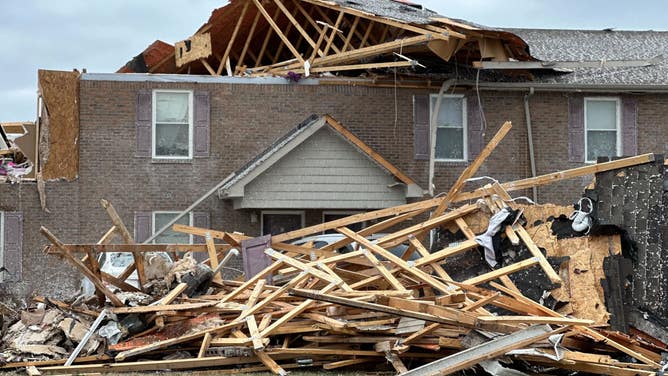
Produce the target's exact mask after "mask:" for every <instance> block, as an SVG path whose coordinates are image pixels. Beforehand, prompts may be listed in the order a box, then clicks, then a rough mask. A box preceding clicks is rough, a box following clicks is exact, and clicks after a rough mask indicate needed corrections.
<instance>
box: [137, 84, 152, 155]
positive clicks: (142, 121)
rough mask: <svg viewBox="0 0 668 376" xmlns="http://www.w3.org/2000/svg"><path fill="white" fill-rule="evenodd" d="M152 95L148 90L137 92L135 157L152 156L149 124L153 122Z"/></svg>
mask: <svg viewBox="0 0 668 376" xmlns="http://www.w3.org/2000/svg"><path fill="white" fill-rule="evenodd" d="M152 112H153V93H152V92H151V91H150V90H139V92H137V116H136V119H135V127H136V129H137V150H136V153H137V157H150V156H152V154H153V153H152V151H153V150H152V149H153V148H152V147H151V145H152V137H151V128H152V127H151V122H152V121H153V114H152Z"/></svg>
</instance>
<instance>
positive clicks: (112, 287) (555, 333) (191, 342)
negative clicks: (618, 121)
mask: <svg viewBox="0 0 668 376" xmlns="http://www.w3.org/2000/svg"><path fill="white" fill-rule="evenodd" d="M509 128H510V126H509V125H507V126H504V127H503V128H502V130H501V131H500V132H499V133H498V134H497V135H496V136H495V137H494V139H493V140H492V142H490V144H489V145H488V146H487V148H486V149H485V150H484V151H483V152H482V153H481V155H480V157H478V159H477V160H476V161H474V162H473V163H472V164H471V166H470V167H469V168H467V170H466V171H465V172H464V173H463V174H462V176H461V177H460V179H459V180H458V181H457V183H456V184H455V185H454V186H453V187H452V189H451V190H450V191H449V192H448V194H447V195H446V196H444V197H442V198H435V199H431V200H426V201H420V202H416V203H412V204H406V205H402V206H398V207H393V208H387V209H382V210H377V211H373V212H368V213H362V214H356V215H353V216H350V217H347V218H343V219H338V220H335V221H332V222H327V223H323V224H320V225H316V226H311V227H307V228H303V229H299V230H296V231H292V232H288V233H284V234H279V235H275V236H272V237H261V238H250V237H247V236H245V235H242V234H239V233H233V232H224V231H216V230H212V229H204V228H196V227H190V226H183V225H175V226H174V229H175V230H176V231H181V232H185V233H189V234H192V235H198V236H204V237H205V238H206V244H205V245H169V246H164V245H162V246H159V245H152V244H149V245H145V244H141V245H140V244H133V243H132V239H131V237H130V236H129V233H128V232H127V229H126V228H125V226H124V225H123V223H122V221H120V218H119V217H118V215H117V214H116V213H115V211H114V210H113V207H112V206H111V205H110V204H109V203H107V202H105V207H106V209H107V211H108V213H109V214H110V216H111V218H112V222H113V223H114V225H113V227H112V228H111V229H110V231H109V232H108V233H107V234H105V236H104V237H103V238H102V239H101V240H100V242H99V243H98V244H89V245H86V244H75V245H73V244H63V243H62V242H61V241H60V240H58V239H57V238H56V237H55V236H54V235H53V234H51V233H50V232H49V231H48V230H47V229H45V228H43V229H42V232H43V233H44V234H45V236H46V237H47V238H48V239H49V240H50V241H51V243H52V244H51V246H49V247H48V250H47V251H48V252H49V253H50V254H56V255H58V256H59V257H62V258H64V259H65V260H67V261H68V262H69V263H71V264H72V265H74V266H75V267H76V268H77V269H79V270H80V271H81V272H82V273H83V274H84V275H85V276H86V277H88V278H89V279H90V280H91V281H92V282H93V284H94V285H95V287H96V294H97V297H98V298H99V301H100V302H102V303H106V305H104V304H103V305H102V307H100V308H98V309H94V308H92V307H83V306H82V305H80V304H79V305H76V304H66V303H63V302H55V301H53V300H48V299H42V301H43V302H46V303H47V304H46V305H47V306H48V307H54V306H55V307H57V310H58V311H57V313H58V314H60V315H64V316H67V317H71V318H72V319H70V320H72V322H82V321H75V319H74V318H77V317H79V318H81V317H83V318H82V319H78V320H85V322H86V323H87V324H86V325H88V329H87V330H86V331H85V333H84V334H83V336H82V335H79V336H78V337H77V338H69V340H70V346H69V347H70V348H74V347H75V349H74V350H71V351H70V352H69V353H68V354H58V355H59V356H53V357H52V358H60V359H50V360H42V361H27V362H20V363H19V362H14V363H9V364H7V365H6V366H5V367H26V366H27V367H29V369H30V370H31V372H32V373H37V372H38V373H42V374H66V373H69V374H83V373H97V372H129V371H149V370H167V369H169V370H177V369H192V370H195V369H197V370H201V369H215V370H216V372H217V373H220V374H225V373H229V374H234V373H241V372H251V371H263V370H269V371H271V372H273V373H275V374H279V375H283V374H286V373H287V370H290V369H296V368H301V367H318V368H320V369H326V370H333V369H343V368H346V367H347V368H349V369H350V368H352V369H360V368H363V367H367V368H370V369H377V368H379V367H388V368H390V369H394V370H395V371H396V372H397V373H398V374H406V375H434V374H450V373H455V372H457V371H459V370H463V369H468V368H472V367H475V368H476V369H478V370H483V369H484V370H485V371H487V372H490V373H492V374H494V373H497V372H503V371H504V368H512V369H514V370H516V371H514V372H524V374H543V375H545V374H563V373H564V370H566V371H582V372H587V373H596V374H605V375H654V374H656V372H657V371H659V369H660V368H661V364H660V363H661V352H663V351H666V347H665V345H662V344H660V343H657V342H656V341H655V342H650V341H649V340H643V339H641V338H640V337H638V336H634V337H631V336H629V335H626V334H624V333H619V332H612V331H608V330H606V328H605V322H606V320H607V316H606V314H607V312H605V306H604V304H603V305H601V304H600V303H599V304H597V305H596V307H594V308H591V307H593V305H591V307H590V305H588V303H587V301H588V300H591V301H592V302H600V300H597V299H602V296H601V295H602V294H599V293H598V292H597V287H596V286H597V284H600V282H599V281H598V280H597V278H598V277H599V276H600V274H596V273H597V271H596V270H594V269H595V268H596V265H594V264H595V263H596V262H595V261H591V260H596V258H595V257H589V259H590V261H591V262H592V263H591V264H586V262H587V261H584V259H583V258H580V256H578V254H577V252H578V251H580V250H582V249H584V248H582V246H583V244H585V243H586V244H587V245H586V246H587V247H589V248H590V249H592V250H593V249H594V248H596V244H597V242H598V241H603V242H606V244H613V245H614V246H613V247H611V248H608V247H606V251H607V250H609V249H615V247H618V243H619V237H616V236H610V237H604V238H602V239H593V238H590V237H586V236H585V237H580V238H572V239H567V240H566V241H567V242H577V241H578V240H577V239H586V242H585V241H582V243H579V244H569V243H562V241H561V240H557V239H556V238H555V237H554V236H553V235H552V234H549V233H541V231H543V230H545V223H546V222H545V220H546V218H547V217H548V216H558V214H557V213H558V212H559V211H564V210H565V209H564V208H555V207H538V206H536V207H523V206H520V205H518V204H516V203H515V202H514V201H512V200H511V197H510V195H509V193H508V191H509V190H513V189H523V188H526V185H529V186H530V185H539V184H545V183H547V182H549V181H550V180H554V179H553V178H550V177H539V178H534V179H537V180H534V181H533V182H531V183H529V182H513V183H505V184H499V183H492V184H489V185H486V186H485V187H484V188H483V189H481V190H477V191H472V192H468V193H462V192H461V191H462V187H463V186H464V183H465V182H466V181H467V179H469V178H471V177H472V176H473V175H474V174H475V172H476V171H477V169H478V167H479V166H480V165H481V164H482V161H484V159H485V158H486V157H487V156H488V155H489V153H491V151H492V149H493V148H494V146H496V144H498V143H499V142H500V140H501V139H502V138H503V136H504V135H505V133H506V132H507V131H508V129H509ZM650 158H651V156H648V155H645V156H639V157H633V158H627V159H621V160H618V161H614V162H609V163H604V164H599V165H596V166H588V167H585V169H580V170H578V171H575V170H569V171H566V172H561V173H560V174H561V176H581V175H584V174H588V173H591V168H592V167H595V169H596V170H598V171H601V170H604V169H608V170H610V169H615V168H620V167H624V166H629V165H633V164H638V163H643V161H645V160H649V159H650ZM516 187H520V188H516ZM462 198H464V199H472V200H473V201H472V202H471V203H467V204H462V201H463V199H462ZM502 211H509V212H512V213H514V214H513V216H512V217H511V220H510V221H508V222H504V224H503V225H502V226H501V228H500V230H499V233H500V236H499V237H498V239H501V241H502V243H501V244H503V247H504V252H503V253H504V254H503V255H502V257H501V258H499V261H500V264H499V265H497V266H496V267H495V268H491V267H486V268H484V269H486V270H480V271H477V272H476V273H475V275H472V276H468V277H466V278H458V277H455V275H457V276H459V275H462V274H461V272H462V270H461V269H462V268H460V265H461V264H455V265H454V266H453V264H451V263H450V260H452V259H453V258H454V257H458V256H461V255H473V257H474V258H476V257H477V259H479V260H480V261H482V262H483V265H484V262H485V261H484V258H483V257H482V254H483V253H482V251H481V249H479V243H478V241H476V233H477V234H480V233H481V232H485V231H484V230H485V229H486V227H488V224H489V221H490V218H493V216H494V215H495V214H498V213H499V212H502ZM372 220H373V221H376V222H375V223H374V224H373V225H371V226H369V227H366V228H364V229H362V230H360V231H358V232H354V231H352V230H350V229H349V227H351V225H354V224H356V223H359V222H364V221H372ZM447 228H450V229H451V232H452V233H457V234H459V235H460V238H457V239H455V241H453V242H450V243H449V244H448V245H445V246H442V247H437V248H433V249H428V248H427V246H426V244H428V243H429V242H428V236H429V232H430V231H431V230H434V229H447ZM452 229H454V230H452ZM327 230H336V231H337V232H338V233H340V234H341V235H342V236H341V239H340V240H339V241H337V242H335V243H331V244H328V245H326V246H324V247H321V248H313V247H312V246H311V245H310V244H309V243H305V244H300V245H296V244H294V240H297V239H300V238H303V237H305V236H309V235H312V234H318V233H322V232H323V231H327ZM442 231H445V230H442ZM115 233H117V234H120V235H121V236H122V237H123V238H124V239H125V240H126V244H107V243H108V241H109V239H110V237H111V236H112V234H115ZM374 234H376V235H377V234H382V235H379V236H376V237H375V238H374V239H373V240H369V238H370V237H371V235H374ZM347 245H350V246H351V247H352V249H351V250H350V251H348V252H339V251H338V250H341V249H345V248H346V246H347ZM400 245H403V247H399V246H400ZM576 247H578V249H577V250H570V248H576ZM566 248H568V249H566ZM235 249H242V250H243V252H244V256H246V257H249V255H250V257H254V258H255V259H256V261H257V260H264V261H265V262H266V266H265V267H264V268H263V269H262V270H260V271H259V272H257V273H254V275H247V276H245V278H240V279H238V280H231V279H223V278H222V275H221V273H220V272H219V271H220V270H221V268H220V266H221V265H224V264H225V263H226V261H227V260H228V259H229V255H231V254H232V253H233V252H235V251H234V250H235ZM397 249H399V250H401V252H398V251H397ZM112 251H116V252H119V251H120V252H134V257H135V258H134V260H135V263H134V264H133V265H132V266H131V267H129V268H127V270H126V271H125V272H123V273H121V275H120V276H111V275H108V274H106V273H104V272H101V271H100V267H99V265H98V264H97V261H96V260H97V255H96V252H112ZM156 251H168V252H171V251H191V252H208V255H209V259H208V260H207V261H205V262H203V263H201V264H198V263H197V262H195V261H194V259H193V258H192V257H190V256H186V257H185V258H183V259H182V260H180V261H178V262H175V263H173V264H172V265H170V266H169V267H168V268H163V269H162V270H163V272H162V273H155V272H154V271H151V270H152V269H151V268H152V266H151V265H150V264H151V263H150V262H149V261H148V260H149V257H144V254H146V253H147V252H156ZM509 251H512V252H509ZM592 252H594V251H592ZM611 252H612V251H611ZM508 253H512V254H513V255H512V257H510V256H508ZM82 254H83V255H84V256H83V259H82ZM413 255H417V256H413ZM597 257H598V256H597ZM555 260H556V263H555ZM569 260H574V262H572V263H571V262H569ZM598 267H599V268H600V265H599V266H598ZM135 269H136V270H137V271H138V273H137V274H138V279H139V283H140V286H141V288H136V287H134V286H132V285H130V284H128V283H127V282H125V279H126V278H127V277H128V276H130V274H131V273H132V272H133V271H134V270H135ZM154 269H155V268H154ZM576 269H577V271H576ZM527 273H529V274H532V275H534V276H537V277H535V278H537V279H541V280H543V281H547V282H546V283H547V285H549V286H551V287H552V289H551V290H548V292H550V294H551V296H552V300H553V301H555V302H558V303H554V304H549V303H548V300H549V299H547V297H545V296H542V297H537V298H536V297H533V296H531V297H529V296H530V295H531V293H530V292H526V291H527V289H526V288H525V287H524V285H526V283H524V284H523V281H522V280H523V278H525V277H524V276H525V275H527ZM587 273H589V274H587ZM598 273H600V271H598ZM530 284H534V282H533V280H531V282H530ZM574 284H578V285H579V286H580V288H578V287H577V286H574ZM584 286H589V287H591V288H587V289H584V288H582V287H584ZM529 287H531V286H529ZM140 289H143V291H144V292H147V293H149V294H148V295H147V296H148V298H147V299H148V301H142V299H139V297H142V296H146V295H143V293H142V292H141V291H139V290H140ZM121 292H122V293H121ZM128 293H129V296H132V297H133V299H129V298H128ZM550 294H548V295H550ZM122 296H124V297H125V298H124V299H126V300H122V299H121V297H122ZM127 299H129V300H133V301H134V302H135V306H129V305H128V304H126V302H127V301H128V300H127ZM539 300H541V301H542V303H543V304H541V302H539ZM590 308H591V309H590ZM55 309H56V308H49V310H48V311H47V312H53V311H54V310H55ZM91 311H92V312H91ZM93 320H94V321H93ZM62 326H67V325H59V327H62ZM12 328H13V327H12ZM68 328H70V327H68ZM92 341H95V342H96V343H104V344H105V345H103V346H100V347H99V349H98V350H97V352H96V349H94V348H92V346H91V345H90V343H91V342H92ZM75 345H76V346H75ZM67 357H69V359H68V360H67V361H65V360H64V359H65V358H67ZM27 359H28V360H30V358H29V357H28V358H27ZM506 371H507V370H506ZM514 374H518V373H514Z"/></svg>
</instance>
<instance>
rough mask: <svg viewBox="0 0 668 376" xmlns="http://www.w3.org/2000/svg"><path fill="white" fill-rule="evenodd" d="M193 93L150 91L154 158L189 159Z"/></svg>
mask: <svg viewBox="0 0 668 376" xmlns="http://www.w3.org/2000/svg"><path fill="white" fill-rule="evenodd" d="M192 102H193V97H192V92H190V91H172V90H170V91H165V90H159V91H158V90H157V91H154V92H153V103H154V111H153V114H154V116H153V127H154V128H153V157H154V158H174V159H187V158H192V133H193V129H192V124H193V121H192Z"/></svg>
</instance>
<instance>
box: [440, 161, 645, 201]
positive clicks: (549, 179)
mask: <svg viewBox="0 0 668 376" xmlns="http://www.w3.org/2000/svg"><path fill="white" fill-rule="evenodd" d="M655 160H656V155H655V154H652V153H649V154H641V155H637V156H635V157H629V158H622V159H618V160H615V161H611V162H604V163H597V164H593V165H589V166H584V167H577V168H572V169H570V170H563V171H557V172H552V173H549V174H545V175H540V176H536V177H532V178H527V179H522V180H515V181H511V182H507V183H502V184H501V187H502V188H503V189H505V190H506V191H508V192H512V191H517V190H521V189H529V188H533V187H537V186H541V185H546V184H551V183H555V182H558V181H561V180H566V179H572V178H577V177H581V176H585V175H593V174H596V173H598V172H604V171H610V170H616V169H618V168H625V167H629V166H636V165H639V164H643V163H650V162H654V161H655ZM486 195H487V193H486V192H485V190H484V189H483V188H478V189H476V190H474V191H471V192H463V193H460V194H458V195H457V196H456V197H454V199H453V202H459V201H465V200H473V199H477V198H479V197H483V196H486Z"/></svg>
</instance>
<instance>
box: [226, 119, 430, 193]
mask: <svg viewBox="0 0 668 376" xmlns="http://www.w3.org/2000/svg"><path fill="white" fill-rule="evenodd" d="M322 129H328V130H329V131H331V133H332V134H334V135H336V136H338V137H337V138H339V139H342V140H344V141H345V143H346V144H348V145H349V146H350V147H352V148H354V150H356V151H357V152H358V153H359V154H360V155H361V156H363V157H364V158H365V159H367V160H368V161H370V162H372V164H373V165H374V166H376V167H377V168H379V169H381V170H382V171H383V174H385V175H387V176H392V177H393V179H391V180H390V181H388V182H387V183H389V185H394V184H393V183H392V182H398V183H399V184H400V185H405V186H406V187H407V188H406V193H405V194H406V196H405V197H421V196H422V188H420V187H419V186H418V185H417V184H416V183H415V181H413V180H412V179H411V178H410V177H408V176H406V175H405V174H404V173H402V172H401V171H400V170H399V169H398V168H397V167H395V166H394V165H392V164H391V163H390V162H388V161H387V160H385V159H384V158H383V157H382V156H380V155H379V154H378V153H376V152H375V151H373V150H372V149H371V148H370V147H369V146H368V145H366V144H364V143H363V142H362V141H361V140H359V139H358V138H357V137H355V136H354V135H353V134H352V133H350V132H349V131H348V130H347V129H345V128H343V127H342V126H341V124H339V123H338V122H336V120H334V119H333V118H331V117H330V116H327V115H326V116H318V115H311V116H310V117H308V118H307V119H306V120H304V121H303V122H302V123H301V124H299V125H298V126H297V127H295V128H293V129H292V130H291V131H289V132H287V133H286V134H285V135H283V136H282V137H280V138H279V139H277V140H276V141H274V142H273V143H272V144H271V145H270V146H269V147H268V148H267V149H265V150H264V151H263V152H261V153H259V154H258V155H257V156H256V157H255V158H253V159H252V160H250V161H249V162H248V163H247V164H246V165H244V166H242V167H241V168H239V169H238V170H236V171H235V172H234V177H233V178H232V179H231V180H230V181H228V182H227V183H226V184H225V185H224V186H222V187H221V188H220V189H219V191H218V195H219V197H221V198H232V197H242V196H243V187H244V186H247V185H248V184H250V183H251V182H253V181H255V180H256V179H258V178H259V177H260V175H261V174H263V173H264V172H265V171H267V170H268V169H269V168H271V167H272V166H274V165H277V164H278V163H279V161H281V160H283V158H284V157H286V156H287V155H288V154H289V153H291V152H292V151H293V150H295V149H296V148H297V147H299V146H300V145H302V144H303V143H305V142H306V141H307V140H309V139H311V138H312V137H313V136H314V135H315V134H316V133H318V132H319V131H321V130H322ZM351 150H353V149H351ZM367 163H368V162H367ZM333 167H334V166H328V167H327V168H325V169H323V171H329V170H336V168H333ZM305 168H306V167H305ZM297 171H299V169H298V170H297ZM344 175H345V173H344Z"/></svg>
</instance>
